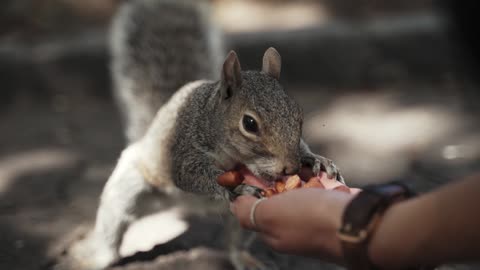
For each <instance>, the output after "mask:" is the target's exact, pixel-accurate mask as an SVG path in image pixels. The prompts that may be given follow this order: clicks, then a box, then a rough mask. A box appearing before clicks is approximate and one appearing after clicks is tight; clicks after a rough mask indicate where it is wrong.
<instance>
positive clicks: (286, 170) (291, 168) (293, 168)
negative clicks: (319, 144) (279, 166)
mask: <svg viewBox="0 0 480 270" xmlns="http://www.w3.org/2000/svg"><path fill="white" fill-rule="evenodd" d="M299 171H300V165H287V166H285V167H283V171H282V173H283V175H291V174H297V173H298V172H299Z"/></svg>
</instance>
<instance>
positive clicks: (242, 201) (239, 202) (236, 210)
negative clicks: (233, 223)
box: [230, 195, 261, 230]
mask: <svg viewBox="0 0 480 270" xmlns="http://www.w3.org/2000/svg"><path fill="white" fill-rule="evenodd" d="M257 200H258V199H257V198H255V197H253V196H248V195H242V196H238V197H237V199H235V201H233V202H232V203H231V204H230V210H231V211H232V213H233V214H234V215H235V216H236V217H237V219H238V221H239V222H240V225H242V227H244V228H246V229H250V230H257V228H255V226H253V224H252V223H251V221H250V211H251V209H252V207H253V204H254V203H255V202H256V201H257ZM260 204H261V203H260ZM258 209H259V205H257V207H256V210H255V216H257V215H258Z"/></svg>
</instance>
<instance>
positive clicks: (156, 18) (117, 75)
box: [110, 0, 224, 143]
mask: <svg viewBox="0 0 480 270" xmlns="http://www.w3.org/2000/svg"><path fill="white" fill-rule="evenodd" d="M209 17H210V13H209V5H208V3H207V1H204V0H195V1H187V0H161V1H157V0H136V1H128V2H126V3H125V4H123V5H122V6H121V7H120V10H119V11H118V14H117V16H116V17H115V19H114V22H113V25H112V34H111V43H110V44H111V54H112V71H113V73H112V74H113V81H114V90H115V91H114V93H115V96H116V98H117V101H118V103H119V105H120V108H121V110H122V113H123V116H124V118H125V126H126V136H127V138H128V141H129V143H131V142H134V141H137V140H138V139H140V138H141V137H142V136H143V135H144V134H145V132H146V130H147V128H148V126H149V125H150V123H151V121H152V119H153V117H154V116H155V113H156V112H157V111H158V109H159V108H160V107H161V106H162V105H163V104H164V103H165V102H166V101H167V100H168V98H169V97H170V96H171V95H172V93H174V92H175V91H176V90H177V89H179V88H180V87H181V86H183V85H184V84H186V83H187V82H191V81H195V80H199V79H217V78H218V77H217V76H218V75H219V74H218V70H220V69H219V68H220V62H221V59H222V58H223V55H224V54H223V50H222V44H221V40H222V38H221V36H220V33H219V31H217V30H216V28H215V27H214V25H213V24H212V23H211V22H210V19H209Z"/></svg>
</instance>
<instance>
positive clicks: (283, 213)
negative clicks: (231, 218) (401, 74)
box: [231, 174, 480, 269]
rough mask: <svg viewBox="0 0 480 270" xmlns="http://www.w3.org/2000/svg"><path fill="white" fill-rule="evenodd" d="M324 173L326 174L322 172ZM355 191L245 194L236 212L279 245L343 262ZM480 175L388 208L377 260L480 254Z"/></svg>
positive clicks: (389, 263)
mask: <svg viewBox="0 0 480 270" xmlns="http://www.w3.org/2000/svg"><path fill="white" fill-rule="evenodd" d="M321 177H326V175H324V174H322V175H321ZM354 196H355V195H350V194H347V193H342V192H338V191H331V190H322V189H299V190H293V191H289V192H286V193H282V194H279V195H275V196H273V197H271V198H269V199H267V200H265V201H263V202H261V203H260V204H259V205H258V207H257V209H256V212H255V221H256V223H257V227H255V228H254V227H253V226H252V224H251V223H250V218H249V214H250V209H251V207H252V205H253V203H254V202H255V201H256V200H257V199H256V198H254V197H250V196H240V197H238V198H237V199H236V200H235V201H234V202H233V203H232V204H231V211H232V212H233V213H234V215H235V216H236V217H237V218H238V219H239V221H240V223H241V224H242V226H244V227H245V228H248V229H251V230H255V231H258V233H259V235H260V237H261V238H262V239H263V240H264V241H265V242H266V243H267V244H268V245H270V246H271V247H272V248H273V249H275V250H277V251H279V252H284V253H291V254H297V255H304V256H313V257H317V258H321V259H326V260H330V261H333V262H336V263H342V262H343V257H342V252H341V248H340V244H339V240H338V238H337V236H336V231H337V229H338V228H339V226H340V222H341V216H342V213H343V210H344V209H345V206H346V205H347V204H348V202H349V201H350V200H351V199H352V198H353V197H354ZM478 207H480V175H477V176H473V177H470V178H467V179H465V180H462V181H457V182H455V183H452V184H449V185H446V186H444V187H442V188H439V189H437V190H434V191H432V192H429V193H427V194H424V195H422V196H418V197H416V198H414V199H411V200H408V201H404V202H400V203H397V204H395V205H393V206H392V207H390V208H389V209H388V210H387V212H386V213H385V215H384V217H383V220H382V222H381V223H380V225H379V226H378V229H377V230H376V232H375V234H374V235H373V237H372V239H371V242H370V245H369V256H370V259H371V260H372V262H373V263H374V264H376V265H377V266H380V267H382V268H385V269H402V268H403V269H404V268H405V267H408V266H414V265H420V264H422V265H437V264H442V263H448V262H457V261H469V260H477V261H478V259H480V230H479V228H480V212H479V210H478Z"/></svg>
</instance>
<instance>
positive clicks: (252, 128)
mask: <svg viewBox="0 0 480 270" xmlns="http://www.w3.org/2000/svg"><path fill="white" fill-rule="evenodd" d="M242 123H243V128H244V129H245V130H246V131H248V132H251V133H257V132H258V125H257V121H255V119H253V117H251V116H249V115H244V116H243V120H242Z"/></svg>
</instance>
